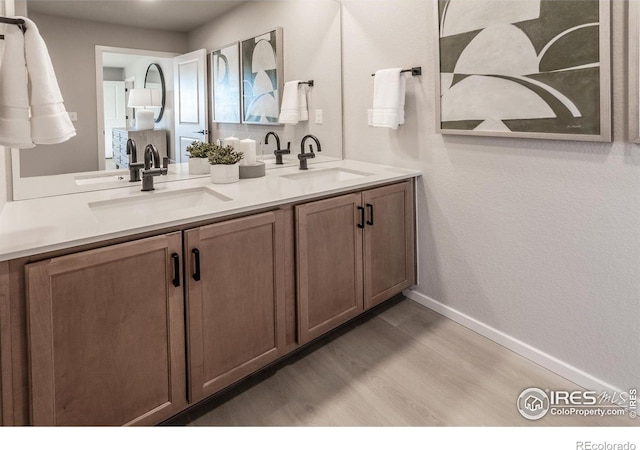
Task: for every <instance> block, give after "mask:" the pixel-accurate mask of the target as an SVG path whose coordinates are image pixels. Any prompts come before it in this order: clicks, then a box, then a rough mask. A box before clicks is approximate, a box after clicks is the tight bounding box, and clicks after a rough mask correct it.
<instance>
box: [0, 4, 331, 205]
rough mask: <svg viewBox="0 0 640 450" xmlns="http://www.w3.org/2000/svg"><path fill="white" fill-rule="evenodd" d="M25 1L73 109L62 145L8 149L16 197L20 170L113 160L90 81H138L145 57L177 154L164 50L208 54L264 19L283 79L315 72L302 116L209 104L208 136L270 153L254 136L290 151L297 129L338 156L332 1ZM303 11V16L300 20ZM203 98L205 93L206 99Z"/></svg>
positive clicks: (29, 175) (82, 168) (53, 171)
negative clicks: (274, 117) (239, 115)
mask: <svg viewBox="0 0 640 450" xmlns="http://www.w3.org/2000/svg"><path fill="white" fill-rule="evenodd" d="M26 5H27V6H26V8H27V15H28V16H30V17H31V18H32V19H33V20H34V22H35V23H36V24H37V25H38V27H39V30H40V33H41V34H42V36H43V38H44V39H45V42H46V43H47V46H48V48H49V53H50V55H51V58H52V62H53V65H54V68H55V70H56V74H57V77H58V82H59V85H60V88H61V91H62V94H63V96H64V99H65V106H66V108H67V111H69V112H75V113H77V121H75V122H74V125H75V126H76V129H77V136H76V137H75V138H74V139H72V140H70V141H68V142H66V143H64V144H57V145H51V146H37V147H35V148H33V149H26V150H19V151H18V150H15V149H14V150H13V151H12V167H13V179H14V199H16V200H17V199H21V198H26V197H25V196H22V195H21V192H20V190H21V186H22V185H23V182H25V181H28V180H29V179H33V178H40V179H41V178H43V177H46V176H52V175H54V176H55V175H58V174H69V173H78V172H83V173H84V172H91V171H95V170H102V169H110V168H112V167H113V166H109V165H108V164H107V161H108V159H109V154H108V150H109V145H108V142H106V141H105V139H106V135H107V133H106V128H107V125H106V124H105V122H104V119H105V117H106V114H105V107H106V105H104V102H103V100H104V95H105V93H104V89H105V88H104V86H103V85H102V84H101V86H102V88H101V89H98V84H97V80H98V79H99V78H102V81H103V82H106V81H112V80H114V79H115V81H121V82H124V83H125V87H126V86H127V83H128V84H129V86H131V85H132V83H133V84H135V87H138V83H139V87H143V86H144V81H145V76H146V75H147V69H148V68H149V66H150V65H151V64H158V65H159V66H160V67H161V69H162V72H163V75H164V81H165V90H166V92H165V94H166V97H165V100H166V101H165V108H164V112H163V114H162V117H161V118H160V120H159V122H157V123H156V124H155V128H156V129H163V130H166V133H167V136H168V138H167V141H168V151H169V154H170V156H171V157H172V159H173V160H176V159H177V160H178V161H180V156H179V155H178V157H177V158H176V155H175V153H176V152H175V151H174V150H173V148H174V147H175V145H174V142H173V137H174V136H173V134H174V133H173V129H174V124H173V121H174V118H175V115H176V112H175V110H174V104H173V103H174V98H173V96H174V86H173V84H174V83H173V82H174V76H173V66H172V64H171V63H170V60H169V59H166V60H163V59H162V58H169V57H170V56H172V55H180V54H185V53H188V52H191V51H193V50H197V49H205V50H206V51H207V54H210V52H211V51H213V50H214V49H216V48H220V47H221V46H223V45H226V44H229V43H230V42H234V41H241V40H243V39H247V38H249V37H251V36H255V35H257V34H258V33H262V32H264V31H267V30H269V29H271V28H273V27H282V28H283V30H284V42H283V44H284V45H283V46H284V80H285V81H287V80H293V79H314V80H315V86H314V87H313V88H311V89H309V90H308V94H307V95H308V105H309V117H310V120H309V121H308V122H301V123H300V124H298V125H295V126H293V125H286V126H284V125H279V126H276V127H273V126H261V125H253V124H250V125H249V124H227V123H216V122H213V115H212V114H211V104H209V105H208V106H209V139H210V140H215V139H218V138H221V139H224V138H225V137H229V136H236V137H238V138H240V139H243V138H251V139H255V140H256V141H258V142H259V144H258V151H259V152H260V151H261V149H262V150H263V151H264V152H265V154H266V155H267V156H269V155H270V156H271V157H273V150H275V148H272V147H273V145H272V144H271V143H270V144H269V145H267V146H261V145H260V142H262V141H263V139H264V136H265V134H266V133H267V132H268V131H275V132H276V133H278V134H279V135H280V137H281V140H282V141H284V144H285V145H286V142H287V141H291V148H292V149H293V150H294V151H299V145H300V141H301V139H302V137H303V136H304V135H306V134H315V135H316V136H318V138H319V139H320V141H321V142H322V151H323V152H322V156H325V157H334V158H342V89H341V77H342V74H341V43H340V3H339V2H337V1H335V0H317V1H314V2H300V1H299V0H284V1H278V0H276V1H268V0H267V1H261V0H254V1H206V2H203V1H186V0H181V1H175V0H173V1H171V0H158V1H156V2H145V1H141V0H140V1H134V0H131V1H124V0H123V1H118V2H99V6H100V7H98V4H97V3H96V2H93V1H88V0H74V1H69V0H67V1H62V0H27V1H26ZM142 12H144V14H143V13H142ZM305 17H313V20H312V21H306V20H301V19H302V18H305ZM98 49H101V50H100V51H98ZM123 49H135V50H134V51H133V52H134V56H131V57H130V58H131V61H129V62H126V61H124V60H121V61H117V59H118V58H121V59H124V58H125V54H124V53H123V52H125V50H123ZM145 53H146V54H145ZM97 57H102V58H104V60H105V63H104V65H105V67H108V68H103V69H102V70H100V71H99V70H98V68H97V67H98V63H97V59H96V58H97ZM109 58H113V59H111V60H110V59H109ZM128 66H135V67H133V68H131V67H129V68H128ZM208 68H209V67H208ZM99 72H100V73H99ZM99 75H102V77H99ZM208 85H209V87H210V84H209V83H208ZM98 100H100V101H101V103H102V104H101V106H100V107H99V105H98ZM210 100H211V99H210V93H209V94H208V95H207V101H208V102H209V103H210ZM124 103H125V105H126V99H125V100H124ZM315 110H322V113H323V114H322V116H323V123H322V124H317V123H316V121H315V120H314V119H315ZM132 113H133V111H132V110H131V109H125V114H124V115H125V125H124V126H125V127H130V126H131V124H130V118H131V117H132ZM100 116H102V117H100ZM126 117H129V119H126ZM100 119H102V120H100ZM121 124H122V122H120V123H119V124H118V125H117V126H116V127H118V128H119V127H121V126H122V125H121ZM194 131H195V130H194ZM100 148H101V149H102V152H100ZM292 156H293V157H295V155H292ZM97 188H98V187H97Z"/></svg>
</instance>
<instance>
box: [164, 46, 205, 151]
mask: <svg viewBox="0 0 640 450" xmlns="http://www.w3.org/2000/svg"><path fill="white" fill-rule="evenodd" d="M173 75H174V76H173V80H174V81H173V83H174V89H173V92H174V100H175V108H176V112H175V141H174V142H175V149H176V162H177V163H180V162H186V161H187V156H186V152H185V149H186V148H187V146H188V145H189V144H191V143H192V142H194V141H203V142H206V141H208V139H209V117H208V110H207V51H206V50H204V49H200V50H196V51H193V52H190V53H186V54H184V55H180V56H176V57H175V58H174V59H173Z"/></svg>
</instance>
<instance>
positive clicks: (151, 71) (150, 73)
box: [144, 63, 165, 123]
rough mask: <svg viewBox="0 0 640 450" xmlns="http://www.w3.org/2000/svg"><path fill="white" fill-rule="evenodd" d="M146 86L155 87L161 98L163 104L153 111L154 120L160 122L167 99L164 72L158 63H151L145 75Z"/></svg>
mask: <svg viewBox="0 0 640 450" xmlns="http://www.w3.org/2000/svg"><path fill="white" fill-rule="evenodd" d="M144 87H145V88H148V89H154V90H155V91H157V92H158V98H159V99H160V105H161V106H159V107H157V108H154V112H153V120H154V121H155V122H156V123H158V122H160V120H161V119H162V114H163V113H164V101H165V98H164V97H165V86H164V75H163V74H162V69H161V68H160V66H159V65H158V64H156V63H153V64H149V67H148V68H147V74H146V75H145V77H144Z"/></svg>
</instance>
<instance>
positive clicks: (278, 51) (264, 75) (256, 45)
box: [240, 27, 283, 125]
mask: <svg viewBox="0 0 640 450" xmlns="http://www.w3.org/2000/svg"><path fill="white" fill-rule="evenodd" d="M240 50H241V56H240V60H241V62H242V70H241V71H242V121H243V122H244V123H247V124H261V125H278V116H279V115H280V96H281V93H282V86H283V79H282V76H283V75H282V70H283V69H282V67H283V62H282V28H280V27H278V28H275V29H273V30H271V31H268V32H266V33H263V34H260V35H258V36H255V37H252V38H250V39H247V40H244V41H242V43H241V45H240Z"/></svg>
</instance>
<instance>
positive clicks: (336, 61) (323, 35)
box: [189, 0, 342, 158]
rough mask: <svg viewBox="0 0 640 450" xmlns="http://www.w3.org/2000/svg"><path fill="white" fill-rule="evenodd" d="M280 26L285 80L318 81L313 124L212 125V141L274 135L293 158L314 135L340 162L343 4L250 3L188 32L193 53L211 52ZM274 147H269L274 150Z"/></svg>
mask: <svg viewBox="0 0 640 450" xmlns="http://www.w3.org/2000/svg"><path fill="white" fill-rule="evenodd" d="M275 27H282V28H283V35H284V36H283V41H284V42H283V47H284V56H283V58H284V59H283V61H284V80H285V81H289V80H309V79H313V80H314V82H315V86H314V87H312V88H310V89H309V91H308V102H309V103H308V107H309V117H310V121H309V122H301V123H299V124H298V125H295V126H294V125H287V126H282V125H280V126H260V125H229V124H213V123H212V124H211V128H210V129H211V131H212V139H216V138H219V137H221V138H225V137H228V136H231V135H235V136H237V137H240V138H246V137H248V136H251V138H252V139H256V140H261V139H262V138H263V137H264V135H265V134H266V133H267V132H269V131H275V132H276V133H278V135H279V136H280V140H281V141H283V142H282V145H283V146H286V142H287V141H291V149H292V153H299V151H300V141H301V139H302V137H303V136H304V135H306V134H309V133H311V134H314V135H316V136H318V138H319V139H320V141H321V144H322V148H323V155H324V156H336V157H338V158H341V157H342V90H341V51H340V5H339V4H338V3H337V2H332V1H325V0H323V1H315V0H290V1H282V0H279V1H260V2H249V3H245V4H243V5H241V6H239V7H237V8H235V9H233V10H231V11H230V12H229V13H227V14H225V15H224V16H221V17H220V18H219V19H217V20H215V21H214V22H212V23H211V24H208V25H205V26H203V27H201V28H199V29H197V30H195V31H193V32H191V33H189V50H197V49H199V48H205V49H207V51H208V52H209V53H210V52H211V51H213V50H215V49H217V48H220V47H222V46H225V45H227V44H230V43H232V42H234V41H241V40H244V39H248V38H250V37H253V36H256V35H258V34H260V33H264V32H266V31H269V30H272V29H274V28H275ZM209 94H210V93H209ZM315 109H322V110H323V111H324V124H323V125H316V124H315V123H314V119H315V116H314V111H315ZM209 117H210V118H211V114H210V116H209ZM274 148H275V147H272V143H271V142H269V149H270V151H273V149H274Z"/></svg>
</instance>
